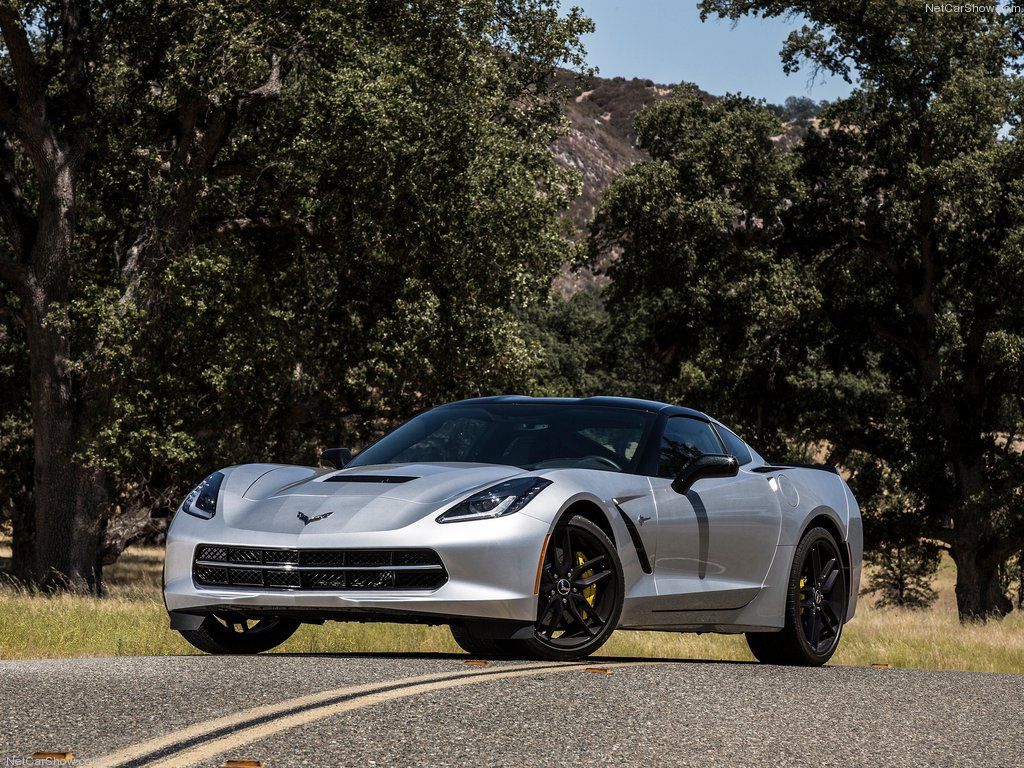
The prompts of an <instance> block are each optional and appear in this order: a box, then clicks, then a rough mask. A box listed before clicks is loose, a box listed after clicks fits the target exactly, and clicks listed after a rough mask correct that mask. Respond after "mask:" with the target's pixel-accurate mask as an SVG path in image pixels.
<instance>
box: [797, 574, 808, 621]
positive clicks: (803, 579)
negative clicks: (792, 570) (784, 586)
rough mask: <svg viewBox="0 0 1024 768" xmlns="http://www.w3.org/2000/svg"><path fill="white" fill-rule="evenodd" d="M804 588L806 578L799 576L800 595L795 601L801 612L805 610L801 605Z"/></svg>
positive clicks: (805, 586) (805, 587)
mask: <svg viewBox="0 0 1024 768" xmlns="http://www.w3.org/2000/svg"><path fill="white" fill-rule="evenodd" d="M805 589H807V579H806V577H804V576H801V577H800V590H799V591H800V597H799V600H798V602H797V605H799V606H800V613H803V612H804V610H805V607H804V606H803V605H802V603H803V601H804V590H805Z"/></svg>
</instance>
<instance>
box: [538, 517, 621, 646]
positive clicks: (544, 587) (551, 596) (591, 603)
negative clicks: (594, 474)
mask: <svg viewBox="0 0 1024 768" xmlns="http://www.w3.org/2000/svg"><path fill="white" fill-rule="evenodd" d="M622 596H623V578H622V564H621V563H620V562H619V557H618V554H617V553H616V551H615V545H614V544H612V542H611V540H610V539H609V538H608V536H607V534H605V532H604V531H602V530H601V529H600V528H598V527H597V526H596V525H595V524H594V523H592V522H591V521H590V520H587V519H586V518H585V517H580V516H576V517H573V518H572V519H571V520H569V521H568V522H567V523H565V524H564V525H560V526H558V527H557V528H555V530H554V531H553V532H552V534H551V539H550V541H549V543H548V549H547V552H546V553H545V556H544V564H543V566H542V569H541V576H540V592H539V595H538V605H537V623H536V625H535V628H534V636H533V638H531V639H530V640H527V641H526V643H527V646H528V648H529V650H530V651H531V652H532V654H533V655H536V656H541V657H543V658H551V659H574V658H581V657H583V656H588V655H590V654H591V653H593V652H594V651H596V650H597V649H598V648H600V647H601V646H602V645H603V644H604V643H605V641H607V640H608V638H609V636H611V633H612V632H613V631H615V627H616V626H617V625H618V621H619V614H620V613H621V612H622Z"/></svg>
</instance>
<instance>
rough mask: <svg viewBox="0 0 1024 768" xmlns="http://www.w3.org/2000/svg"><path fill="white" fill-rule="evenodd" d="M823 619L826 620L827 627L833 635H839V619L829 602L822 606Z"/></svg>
mask: <svg viewBox="0 0 1024 768" xmlns="http://www.w3.org/2000/svg"><path fill="white" fill-rule="evenodd" d="M821 618H822V619H824V620H825V626H826V627H827V629H828V631H829V632H831V633H832V634H833V635H838V634H839V617H838V616H836V612H835V609H834V608H833V607H832V604H831V603H829V602H824V603H822V604H821Z"/></svg>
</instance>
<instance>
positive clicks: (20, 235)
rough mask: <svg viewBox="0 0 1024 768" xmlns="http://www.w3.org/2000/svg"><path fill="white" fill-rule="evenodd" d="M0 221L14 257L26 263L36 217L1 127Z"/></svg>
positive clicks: (7, 139)
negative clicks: (12, 249) (22, 186)
mask: <svg viewBox="0 0 1024 768" xmlns="http://www.w3.org/2000/svg"><path fill="white" fill-rule="evenodd" d="M0 220H2V221H3V223H4V228H5V229H6V231H7V236H8V238H9V239H10V241H11V245H12V246H13V247H14V250H15V259H16V260H17V261H21V262H27V261H28V254H29V252H30V251H31V249H32V244H33V242H34V240H35V230H36V220H35V216H34V215H33V212H32V207H31V206H30V205H29V203H28V201H27V200H26V199H25V196H24V194H23V193H22V191H21V183H20V182H19V180H18V177H17V174H16V172H15V165H14V147H13V146H11V142H10V138H9V137H8V135H7V133H6V131H3V130H0Z"/></svg>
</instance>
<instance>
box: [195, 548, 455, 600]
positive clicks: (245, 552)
mask: <svg viewBox="0 0 1024 768" xmlns="http://www.w3.org/2000/svg"><path fill="white" fill-rule="evenodd" d="M250 566H251V567H250ZM192 577H193V579H194V580H195V582H196V583H197V584H200V585H207V586H236V587H262V588H268V589H293V590H295V589H297V590H346V589H352V590H375V589H377V590H394V589H423V590H432V589H437V588H438V587H440V586H441V585H443V584H444V583H445V582H446V581H448V573H447V572H446V571H445V569H444V566H443V565H442V563H441V558H439V557H438V556H437V553H436V552H434V551H432V550H429V549H396V550H391V549H257V548H254V547H222V546H218V545H215V544H200V545H199V546H197V547H196V559H195V563H194V564H193V566H192Z"/></svg>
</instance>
